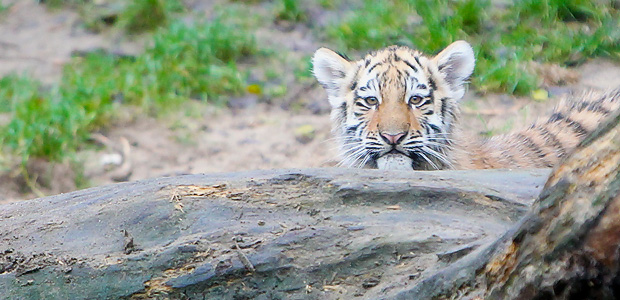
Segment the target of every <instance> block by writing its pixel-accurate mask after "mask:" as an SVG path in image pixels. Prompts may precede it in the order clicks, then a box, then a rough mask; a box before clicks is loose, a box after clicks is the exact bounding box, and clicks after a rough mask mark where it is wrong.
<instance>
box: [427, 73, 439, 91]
mask: <svg viewBox="0 0 620 300" xmlns="http://www.w3.org/2000/svg"><path fill="white" fill-rule="evenodd" d="M428 84H430V85H431V89H433V90H436V89H437V84H436V83H435V80H434V79H433V74H432V73H431V76H430V77H429V78H428Z"/></svg>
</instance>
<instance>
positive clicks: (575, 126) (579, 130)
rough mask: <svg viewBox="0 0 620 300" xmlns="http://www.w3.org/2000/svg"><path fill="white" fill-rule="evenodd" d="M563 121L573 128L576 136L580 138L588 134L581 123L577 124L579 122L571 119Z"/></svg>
mask: <svg viewBox="0 0 620 300" xmlns="http://www.w3.org/2000/svg"><path fill="white" fill-rule="evenodd" d="M564 121H565V122H566V123H568V124H569V125H570V126H571V127H573V129H574V131H575V132H576V133H577V134H579V135H581V136H583V135H586V134H588V132H589V131H588V129H586V128H585V127H583V125H582V124H581V123H579V122H577V121H575V120H573V119H571V118H566V119H564Z"/></svg>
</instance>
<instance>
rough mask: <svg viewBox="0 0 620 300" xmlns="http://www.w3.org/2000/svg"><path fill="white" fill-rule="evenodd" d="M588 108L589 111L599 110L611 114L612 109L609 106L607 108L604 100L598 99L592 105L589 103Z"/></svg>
mask: <svg viewBox="0 0 620 300" xmlns="http://www.w3.org/2000/svg"><path fill="white" fill-rule="evenodd" d="M586 108H587V110H588V111H591V112H598V113H602V114H604V115H609V114H610V113H611V111H610V110H609V109H607V108H605V107H604V106H603V103H602V101H597V102H594V103H590V105H588V106H587V107H586Z"/></svg>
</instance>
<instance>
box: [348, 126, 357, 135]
mask: <svg viewBox="0 0 620 300" xmlns="http://www.w3.org/2000/svg"><path fill="white" fill-rule="evenodd" d="M359 126H360V124H357V125H353V126H351V127H347V129H346V131H347V134H350V135H353V134H355V131H357V128H358V127H359Z"/></svg>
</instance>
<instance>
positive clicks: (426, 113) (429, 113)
mask: <svg viewBox="0 0 620 300" xmlns="http://www.w3.org/2000/svg"><path fill="white" fill-rule="evenodd" d="M434 113H435V112H434V111H432V110H429V111H427V112H425V113H424V114H425V115H427V116H430V115H432V114H434Z"/></svg>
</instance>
